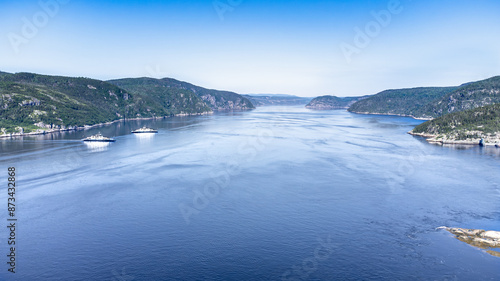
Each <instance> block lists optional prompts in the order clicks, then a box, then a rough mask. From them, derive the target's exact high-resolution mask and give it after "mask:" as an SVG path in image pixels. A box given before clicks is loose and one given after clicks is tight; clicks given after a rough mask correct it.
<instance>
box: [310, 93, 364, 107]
mask: <svg viewBox="0 0 500 281" xmlns="http://www.w3.org/2000/svg"><path fill="white" fill-rule="evenodd" d="M367 97H368V96H363V97H336V96H328V95H327V96H320V97H316V98H314V99H312V100H311V101H310V102H309V103H308V104H307V105H306V108H309V109H317V110H327V109H345V108H348V107H349V106H350V105H351V104H353V103H355V102H357V101H359V100H362V99H365V98H367Z"/></svg>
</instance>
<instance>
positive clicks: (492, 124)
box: [411, 103, 500, 144]
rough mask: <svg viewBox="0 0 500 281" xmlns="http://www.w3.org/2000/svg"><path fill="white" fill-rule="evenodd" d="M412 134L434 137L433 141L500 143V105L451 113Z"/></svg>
mask: <svg viewBox="0 0 500 281" xmlns="http://www.w3.org/2000/svg"><path fill="white" fill-rule="evenodd" d="M411 133H412V134H416V135H423V136H426V137H432V140H433V141H439V142H454V141H469V142H472V143H478V142H479V140H480V139H481V138H482V139H484V140H485V142H486V143H489V144H495V143H499V142H500V103H496V104H491V105H487V106H484V107H477V108H474V109H469V110H465V111H459V112H454V113H449V114H446V115H443V116H441V117H438V118H436V119H434V120H431V121H427V122H424V123H422V124H420V125H418V126H416V127H415V128H414V129H413V130H412V132H411Z"/></svg>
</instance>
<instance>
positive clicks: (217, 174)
mask: <svg viewBox="0 0 500 281" xmlns="http://www.w3.org/2000/svg"><path fill="white" fill-rule="evenodd" d="M422 122H423V121H419V120H414V119H411V118H407V117H397V116H380V115H358V114H353V113H349V112H346V111H344V110H332V111H313V110H308V109H305V108H303V107H300V106H291V107H260V108H257V109H256V110H253V111H245V112H233V113H217V114H214V115H206V116H187V117H173V118H167V119H162V120H135V121H128V122H120V123H115V124H112V125H109V126H104V127H101V128H93V129H91V130H87V131H74V132H62V133H54V134H49V135H42V136H30V137H20V138H13V139H0V151H1V154H0V163H1V165H0V167H1V168H2V170H3V171H4V174H5V175H4V182H6V180H7V167H11V166H13V167H15V168H16V181H17V190H16V203H17V211H16V212H17V213H16V215H17V218H18V222H17V224H18V230H17V234H16V235H17V237H16V239H17V242H16V246H17V247H16V249H17V252H16V257H17V259H16V262H17V264H16V270H17V273H16V274H11V273H9V272H8V271H7V268H8V267H7V266H6V265H5V261H7V260H6V254H8V253H7V239H6V238H4V240H5V241H3V242H1V243H2V244H3V245H4V246H2V248H1V249H2V256H3V257H4V258H3V260H2V259H0V261H2V264H4V266H3V267H2V268H3V269H2V271H1V272H0V280H336V279H341V280H498V279H500V258H498V257H494V256H492V255H490V254H488V253H486V251H484V250H479V249H477V248H474V247H472V246H470V245H467V244H466V243H463V242H461V241H458V240H457V239H454V238H453V235H451V234H450V233H448V232H447V231H444V230H438V229H436V228H437V227H439V226H451V227H463V228H479V229H487V230H500V186H499V185H500V173H499V172H498V171H499V168H500V149H498V148H495V147H479V146H439V145H433V144H429V143H427V142H426V141H425V140H424V139H423V138H419V137H414V136H411V135H408V134H407V133H406V132H408V131H410V130H411V129H412V128H413V127H414V126H415V125H417V124H420V123H422ZM142 126H150V127H153V128H156V129H158V131H159V133H158V134H153V135H147V134H146V135H134V134H131V133H130V131H132V130H133V129H137V128H140V127H142ZM97 132H101V133H102V134H103V135H105V136H109V137H114V138H116V140H117V141H116V142H115V143H108V144H104V145H103V144H97V145H96V144H90V145H89V144H86V143H83V142H82V141H81V139H82V138H83V137H84V136H89V135H91V134H95V133H97ZM4 186H5V185H4ZM0 202H4V203H3V204H5V205H6V202H7V188H6V187H3V188H2V192H1V194H0ZM1 236H2V237H7V234H6V232H5V227H4V231H3V232H2V235H1ZM132 278H133V279H132Z"/></svg>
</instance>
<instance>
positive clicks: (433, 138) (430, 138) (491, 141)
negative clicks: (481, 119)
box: [408, 131, 500, 147]
mask: <svg viewBox="0 0 500 281" xmlns="http://www.w3.org/2000/svg"><path fill="white" fill-rule="evenodd" d="M408 134H410V135H412V136H418V137H423V138H425V140H426V141H427V142H429V143H433V144H440V145H444V144H461V145H484V146H497V147H498V146H499V144H500V138H498V137H485V138H477V139H469V140H456V139H448V138H445V137H443V136H439V135H433V134H426V133H414V132H413V131H409V132H408ZM481 140H483V141H482V142H481Z"/></svg>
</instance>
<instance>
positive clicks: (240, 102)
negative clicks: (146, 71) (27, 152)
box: [0, 72, 255, 137]
mask: <svg viewBox="0 0 500 281" xmlns="http://www.w3.org/2000/svg"><path fill="white" fill-rule="evenodd" d="M0 74H1V75H0V116H1V118H0V136H3V137H9V136H20V135H30V134H31V135H34V134H44V133H47V132H55V131H68V130H75V129H77V128H79V129H81V128H86V127H87V128H88V127H89V126H94V125H97V126H100V124H108V123H110V122H114V121H117V120H133V119H135V118H146V119H148V118H155V117H159V118H163V117H168V116H182V115H184V114H186V115H199V114H202V113H207V112H215V111H231V110H249V109H253V108H255V106H254V105H253V104H252V103H251V102H250V101H249V100H248V99H247V98H246V97H243V96H241V95H239V94H237V93H234V92H229V91H219V90H212V89H206V88H203V87H199V86H196V85H193V84H190V83H187V82H182V81H178V80H175V79H171V78H163V79H154V78H126V79H119V80H110V81H101V80H96V79H91V78H85V77H66V76H50V75H41V74H35V73H24V72H20V73H15V74H12V73H6V72H2V73H0Z"/></svg>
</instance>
